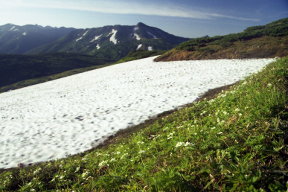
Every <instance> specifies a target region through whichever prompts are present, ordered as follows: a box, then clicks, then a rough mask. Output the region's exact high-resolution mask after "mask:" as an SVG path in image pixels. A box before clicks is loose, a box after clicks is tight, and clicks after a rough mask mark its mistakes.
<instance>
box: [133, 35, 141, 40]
mask: <svg viewBox="0 0 288 192" xmlns="http://www.w3.org/2000/svg"><path fill="white" fill-rule="evenodd" d="M134 37H135V38H136V40H137V41H140V40H141V37H140V36H139V35H138V34H137V33H134Z"/></svg>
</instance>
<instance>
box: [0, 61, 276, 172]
mask: <svg viewBox="0 0 288 192" xmlns="http://www.w3.org/2000/svg"><path fill="white" fill-rule="evenodd" d="M154 58H155V57H150V58H146V59H142V60H137V61H131V62H127V63H122V64H118V65H113V66H110V67H106V68H101V69H96V70H93V71H89V72H85V73H81V74H77V75H73V76H70V77H66V78H62V79H58V80H54V81H50V82H46V83H43V84H38V85H34V86H30V87H26V88H23V89H19V90H15V91H10V92H6V93H2V94H0V130H1V131H0V168H10V167H15V166H17V164H19V163H24V164H28V163H35V162H41V161H47V160H53V159H58V158H63V157H66V156H67V155H69V154H70V155H71V154H77V153H80V152H83V151H86V150H89V149H91V148H92V147H95V146H97V145H99V144H100V143H101V142H103V141H104V140H105V139H106V138H107V137H108V136H110V135H113V134H115V133H116V132H117V131H119V130H121V129H125V128H127V127H129V126H132V125H137V124H139V123H141V122H144V121H145V120H147V119H149V118H151V117H153V116H155V115H157V114H159V113H162V112H164V111H168V110H171V109H175V108H177V107H179V106H182V105H184V104H187V103H191V102H193V101H194V100H195V99H196V98H197V97H199V95H201V94H203V93H204V92H206V91H207V90H209V89H213V88H216V87H220V86H224V85H228V84H231V83H234V82H236V81H238V80H241V79H243V78H244V77H246V76H248V75H250V74H251V73H254V72H257V71H259V70H261V69H262V68H263V67H264V66H265V65H266V64H268V63H270V62H272V61H273V59H251V60H201V61H197V60H196V61H178V62H159V63H155V62H153V59H154Z"/></svg>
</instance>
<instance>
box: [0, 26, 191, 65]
mask: <svg viewBox="0 0 288 192" xmlns="http://www.w3.org/2000/svg"><path fill="white" fill-rule="evenodd" d="M187 40H188V39H187V38H183V37H177V36H174V35H171V34H169V33H167V32H165V31H163V30H161V29H158V28H155V27H150V26H147V25H145V24H144V23H138V24H137V25H135V26H122V25H115V26H105V27H99V28H89V29H75V28H64V27H61V28H53V27H42V26H39V25H25V26H17V25H13V24H6V25H3V26H0V45H1V46H0V54H50V53H76V54H87V55H93V56H96V57H97V58H105V59H113V60H118V59H120V58H122V57H124V56H126V55H127V54H128V53H129V52H133V51H136V50H149V51H152V50H168V49H171V48H173V47H175V46H176V45H178V44H179V43H182V42H184V41H187Z"/></svg>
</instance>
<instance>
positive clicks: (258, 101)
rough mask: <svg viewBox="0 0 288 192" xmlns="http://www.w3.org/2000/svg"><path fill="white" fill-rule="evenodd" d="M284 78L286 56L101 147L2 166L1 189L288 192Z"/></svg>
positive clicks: (287, 115)
mask: <svg viewBox="0 0 288 192" xmlns="http://www.w3.org/2000/svg"><path fill="white" fill-rule="evenodd" d="M287 76H288V58H287V57H286V58H282V59H279V60H278V61H277V62H274V63H272V64H270V65H269V66H268V67H266V68H265V69H264V70H263V71H262V72H260V73H258V74H256V75H252V76H250V77H249V78H247V79H246V80H244V81H241V82H239V83H237V84H236V85H234V86H231V87H230V88H228V89H227V88H226V90H225V91H222V92H220V93H219V90H221V89H217V90H218V93H219V94H218V95H217V97H215V98H213V97H211V96H213V93H212V92H210V95H209V99H202V100H201V101H198V102H196V103H194V104H191V105H190V106H189V107H186V108H183V109H181V110H179V111H176V112H174V113H172V114H170V115H167V114H166V115H162V116H161V117H159V118H158V119H156V120H154V121H150V122H147V123H146V124H144V125H140V126H138V127H135V128H134V129H133V130H134V131H133V130H132V129H131V130H128V131H126V132H123V133H120V134H118V136H116V137H114V138H112V139H110V141H109V142H107V143H106V144H105V145H103V146H102V147H100V148H98V149H94V150H91V151H89V152H86V153H84V154H80V155H77V156H73V157H69V158H66V159H63V160H57V161H52V162H47V163H40V164H38V165H34V166H31V167H26V168H16V169H10V170H2V171H0V172H1V173H0V191H287V172H288V166H287V157H288V148H287V130H288V121H287V119H288V108H287V106H288V100H287V98H288V97H287V85H288V79H287ZM216 92H217V91H216ZM211 94H212V95H211ZM214 96H215V95H214ZM140 128H142V129H140ZM135 130H138V131H137V132H136V131H135ZM129 132H130V133H129Z"/></svg>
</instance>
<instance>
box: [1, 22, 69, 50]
mask: <svg viewBox="0 0 288 192" xmlns="http://www.w3.org/2000/svg"><path fill="white" fill-rule="evenodd" d="M73 30H75V29H74V28H64V27H61V28H53V27H42V26H39V25H24V26H18V25H13V24H6V25H3V26H0V53H1V54H25V53H26V52H27V51H30V50H31V49H33V48H36V47H39V46H42V45H44V44H47V43H51V42H53V41H56V40H57V39H59V38H60V37H63V36H64V35H67V34H68V33H70V32H71V31H73Z"/></svg>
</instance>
